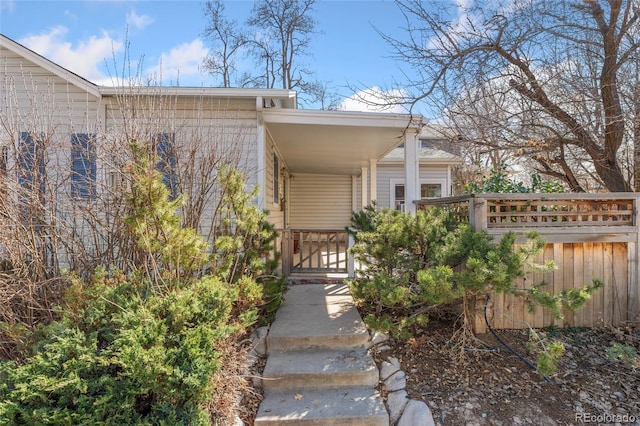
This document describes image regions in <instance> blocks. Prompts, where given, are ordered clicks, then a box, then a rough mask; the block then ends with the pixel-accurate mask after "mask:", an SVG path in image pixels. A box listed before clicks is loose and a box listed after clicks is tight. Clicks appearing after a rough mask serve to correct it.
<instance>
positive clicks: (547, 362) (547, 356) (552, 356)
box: [537, 341, 564, 377]
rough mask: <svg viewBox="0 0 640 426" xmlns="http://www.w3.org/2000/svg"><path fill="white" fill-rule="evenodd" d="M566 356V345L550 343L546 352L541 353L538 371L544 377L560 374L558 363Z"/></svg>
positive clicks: (556, 342) (555, 342)
mask: <svg viewBox="0 0 640 426" xmlns="http://www.w3.org/2000/svg"><path fill="white" fill-rule="evenodd" d="M563 354H564V344H563V343H562V342H558V341H554V342H551V343H549V345H548V346H547V349H546V351H544V352H540V353H539V354H538V359H537V361H538V362H537V371H538V373H540V374H542V375H543V376H546V377H549V376H553V375H554V374H556V373H557V372H558V361H559V360H560V357H562V355H563Z"/></svg>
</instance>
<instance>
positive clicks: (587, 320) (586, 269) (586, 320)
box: [578, 243, 593, 327]
mask: <svg viewBox="0 0 640 426" xmlns="http://www.w3.org/2000/svg"><path fill="white" fill-rule="evenodd" d="M582 256H583V263H582V284H580V285H578V287H582V286H586V285H590V284H591V281H592V280H593V243H584V244H583V246H582ZM580 311H581V314H582V315H581V316H582V321H580V325H582V326H584V327H593V299H592V298H589V300H588V301H587V303H585V305H584V307H583V308H582V309H580Z"/></svg>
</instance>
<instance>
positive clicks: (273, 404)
mask: <svg viewBox="0 0 640 426" xmlns="http://www.w3.org/2000/svg"><path fill="white" fill-rule="evenodd" d="M254 424H255V425H256V426H278V425H287V426H296V425H300V426H320V425H323V426H324V425H332V426H333V425H342V426H365V425H366V426H388V425H389V416H388V414H387V410H386V408H385V406H384V403H383V402H382V399H381V398H380V395H379V394H378V393H377V392H376V391H375V389H374V388H373V387H355V388H341V389H321V390H304V391H294V390H291V391H279V392H272V393H269V394H267V395H266V397H265V399H264V400H263V401H262V403H261V404H260V409H259V411H258V415H257V417H256V420H255V423H254Z"/></svg>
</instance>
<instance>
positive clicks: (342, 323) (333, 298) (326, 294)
mask: <svg viewBox="0 0 640 426" xmlns="http://www.w3.org/2000/svg"><path fill="white" fill-rule="evenodd" d="M284 297H285V303H283V304H282V306H281V307H280V308H279V309H278V312H277V313H276V319H275V321H274V323H273V324H272V326H271V330H270V332H269V336H268V337H267V348H268V351H269V352H271V351H286V350H292V351H296V350H304V349H320V348H352V347H358V346H362V347H364V346H365V345H366V344H367V341H368V339H369V334H368V332H367V328H366V327H365V325H364V323H363V322H362V318H361V317H360V314H359V313H358V311H357V309H356V308H355V306H354V304H353V299H352V298H351V296H350V295H349V293H348V289H347V287H346V286H345V285H344V284H339V285H338V284H336V285H305V286H293V287H291V288H290V289H289V291H288V292H287V293H285V296H284Z"/></svg>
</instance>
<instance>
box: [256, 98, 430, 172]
mask: <svg viewBox="0 0 640 426" xmlns="http://www.w3.org/2000/svg"><path fill="white" fill-rule="evenodd" d="M262 119H263V122H264V125H265V129H266V131H267V132H268V134H269V135H270V136H271V138H272V139H273V141H274V143H275V145H276V147H277V149H278V151H279V153H280V155H281V156H282V159H283V160H284V162H285V163H286V166H287V168H288V170H289V172H290V173H317V174H341V175H360V173H361V170H362V168H364V167H368V166H369V164H370V160H372V159H374V160H379V159H380V158H382V157H384V156H385V155H386V154H387V153H389V152H390V151H391V150H392V149H393V148H394V147H395V146H396V145H398V144H399V143H401V142H403V141H404V137H405V134H406V133H407V132H413V133H417V132H419V131H420V129H421V127H422V126H423V124H424V120H423V117H422V116H415V115H414V116H412V115H409V114H387V113H365V112H351V111H312V110H293V109H265V110H263V111H262Z"/></svg>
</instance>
